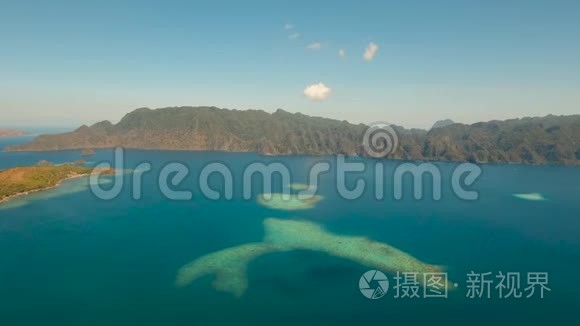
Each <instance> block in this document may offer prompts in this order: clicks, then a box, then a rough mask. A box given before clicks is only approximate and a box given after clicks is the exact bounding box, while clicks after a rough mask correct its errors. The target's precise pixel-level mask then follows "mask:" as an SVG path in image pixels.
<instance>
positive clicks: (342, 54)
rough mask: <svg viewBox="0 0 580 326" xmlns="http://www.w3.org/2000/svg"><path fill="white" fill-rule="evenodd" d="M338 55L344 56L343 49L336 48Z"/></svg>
mask: <svg viewBox="0 0 580 326" xmlns="http://www.w3.org/2000/svg"><path fill="white" fill-rule="evenodd" d="M338 55H339V56H341V57H344V56H345V55H346V52H344V49H340V50H338Z"/></svg>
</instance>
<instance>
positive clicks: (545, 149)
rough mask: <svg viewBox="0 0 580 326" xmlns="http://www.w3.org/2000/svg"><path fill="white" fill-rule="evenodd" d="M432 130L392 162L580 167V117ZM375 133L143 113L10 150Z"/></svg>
mask: <svg viewBox="0 0 580 326" xmlns="http://www.w3.org/2000/svg"><path fill="white" fill-rule="evenodd" d="M434 127H436V128H433V129H431V130H429V131H426V130H422V129H405V128H403V127H399V126H393V128H394V129H395V131H396V132H397V135H398V139H399V147H398V148H397V150H396V151H395V152H394V153H392V154H390V155H388V156H387V158H390V159H404V160H432V161H456V162H466V161H469V162H480V163H494V162H498V163H527V164H546V163H550V164H579V163H580V115H572V116H553V115H549V116H546V117H542V118H522V119H512V120H506V121H489V122H479V123H475V124H471V125H466V124H461V123H453V121H443V122H441V123H439V124H437V125H436V126H434ZM367 128H368V127H367V126H366V125H364V124H352V123H349V122H347V121H339V120H332V119H326V118H320V117H311V116H307V115H304V114H301V113H289V112H286V111H284V110H280V109H279V110H277V111H276V112H274V113H267V112H264V111H259V110H247V111H239V110H227V109H219V108H215V107H170V108H162V109H156V110H152V109H148V108H141V109H137V110H135V111H133V112H131V113H128V114H127V115H125V116H124V117H123V119H121V121H120V122H119V123H117V124H112V123H111V122H109V121H102V122H99V123H96V124H94V125H92V126H90V127H89V126H82V127H80V128H78V129H77V130H75V131H73V132H69V133H64V134H57V135H42V136H39V137H37V138H36V139H35V140H34V141H32V142H30V143H28V144H24V145H18V146H12V147H8V148H6V149H5V150H7V151H54V150H82V149H85V148H91V149H98V148H113V147H117V146H120V147H125V148H138V149H165V150H212V151H231V152H257V153H261V154H264V155H294V154H307V155H335V154H345V155H359V156H365V155H366V153H365V151H364V148H363V146H362V139H363V135H364V133H365V131H366V129H367Z"/></svg>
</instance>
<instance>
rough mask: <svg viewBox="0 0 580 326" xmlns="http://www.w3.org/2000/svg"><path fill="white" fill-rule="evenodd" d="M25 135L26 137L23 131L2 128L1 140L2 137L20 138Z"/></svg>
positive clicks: (0, 132)
mask: <svg viewBox="0 0 580 326" xmlns="http://www.w3.org/2000/svg"><path fill="white" fill-rule="evenodd" d="M24 135H26V133H25V132H24V131H22V130H13V129H4V128H0V138H2V137H18V136H24Z"/></svg>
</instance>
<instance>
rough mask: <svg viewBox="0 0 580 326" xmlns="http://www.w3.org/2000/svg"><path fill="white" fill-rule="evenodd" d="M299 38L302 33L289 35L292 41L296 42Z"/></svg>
mask: <svg viewBox="0 0 580 326" xmlns="http://www.w3.org/2000/svg"><path fill="white" fill-rule="evenodd" d="M299 37H300V33H292V34H290V35H288V38H289V39H291V40H295V39H297V38H299Z"/></svg>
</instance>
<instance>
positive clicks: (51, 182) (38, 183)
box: [0, 164, 93, 202]
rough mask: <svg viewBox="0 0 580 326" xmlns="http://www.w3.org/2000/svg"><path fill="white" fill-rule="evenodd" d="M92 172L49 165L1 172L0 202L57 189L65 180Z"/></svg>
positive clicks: (76, 167) (90, 169)
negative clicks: (13, 197) (17, 196)
mask: <svg viewBox="0 0 580 326" xmlns="http://www.w3.org/2000/svg"><path fill="white" fill-rule="evenodd" d="M92 171H93V169H92V168H86V167H82V166H74V165H59V166H54V165H49V164H42V165H38V166H26V167H15V168H11V169H8V170H3V171H0V202H2V201H3V200H5V199H7V198H9V197H12V196H15V195H19V194H26V193H28V192H33V191H38V190H42V189H47V188H51V187H55V186H57V185H58V184H59V183H60V182H62V181H63V180H65V179H69V178H73V177H77V176H83V175H89V174H90V173H91V172H92Z"/></svg>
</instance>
